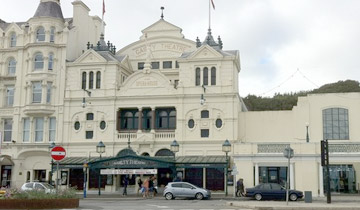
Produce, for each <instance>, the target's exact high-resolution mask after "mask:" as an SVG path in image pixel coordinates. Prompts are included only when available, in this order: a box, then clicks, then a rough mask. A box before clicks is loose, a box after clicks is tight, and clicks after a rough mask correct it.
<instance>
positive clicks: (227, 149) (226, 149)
mask: <svg viewBox="0 0 360 210" xmlns="http://www.w3.org/2000/svg"><path fill="white" fill-rule="evenodd" d="M222 151H223V152H225V155H226V156H225V158H226V167H225V196H227V195H228V189H227V184H228V183H227V181H228V166H229V160H228V152H230V151H231V144H230V142H229V140H227V139H226V140H225V141H224V143H223V145H222Z"/></svg>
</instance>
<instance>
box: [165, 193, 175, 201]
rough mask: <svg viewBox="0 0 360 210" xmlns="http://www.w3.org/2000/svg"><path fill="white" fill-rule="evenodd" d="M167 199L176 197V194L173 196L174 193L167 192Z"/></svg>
mask: <svg viewBox="0 0 360 210" xmlns="http://www.w3.org/2000/svg"><path fill="white" fill-rule="evenodd" d="M165 199H166V200H172V199H174V196H173V194H172V193H166V194H165Z"/></svg>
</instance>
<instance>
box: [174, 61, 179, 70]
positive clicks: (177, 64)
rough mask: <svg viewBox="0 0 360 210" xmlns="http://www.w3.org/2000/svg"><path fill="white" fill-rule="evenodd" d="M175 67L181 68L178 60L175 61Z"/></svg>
mask: <svg viewBox="0 0 360 210" xmlns="http://www.w3.org/2000/svg"><path fill="white" fill-rule="evenodd" d="M175 68H177V69H178V68H179V62H178V61H175Z"/></svg>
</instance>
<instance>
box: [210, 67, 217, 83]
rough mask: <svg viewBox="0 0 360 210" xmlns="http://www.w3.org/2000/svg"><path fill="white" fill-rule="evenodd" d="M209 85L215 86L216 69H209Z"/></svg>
mask: <svg viewBox="0 0 360 210" xmlns="http://www.w3.org/2000/svg"><path fill="white" fill-rule="evenodd" d="M211 85H216V68H215V67H212V68H211Z"/></svg>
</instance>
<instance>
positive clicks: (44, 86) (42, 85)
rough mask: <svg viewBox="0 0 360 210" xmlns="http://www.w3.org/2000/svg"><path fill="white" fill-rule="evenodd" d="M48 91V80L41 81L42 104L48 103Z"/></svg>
mask: <svg viewBox="0 0 360 210" xmlns="http://www.w3.org/2000/svg"><path fill="white" fill-rule="evenodd" d="M46 92H47V84H46V81H41V104H46Z"/></svg>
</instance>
